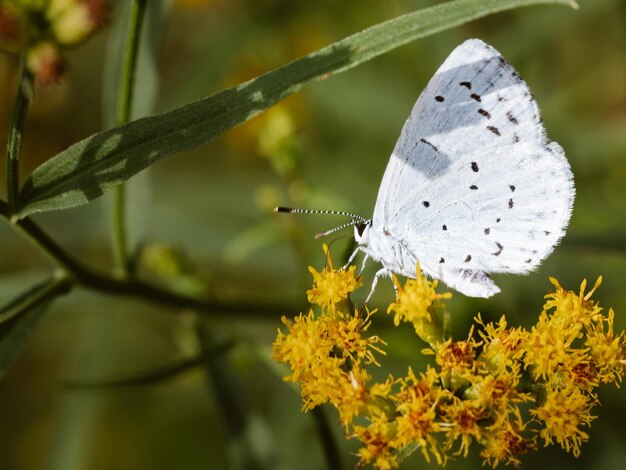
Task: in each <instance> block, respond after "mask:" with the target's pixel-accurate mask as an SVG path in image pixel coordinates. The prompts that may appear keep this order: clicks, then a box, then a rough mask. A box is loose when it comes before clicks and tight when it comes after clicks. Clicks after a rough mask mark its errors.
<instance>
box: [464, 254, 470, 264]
mask: <svg viewBox="0 0 626 470" xmlns="http://www.w3.org/2000/svg"><path fill="white" fill-rule="evenodd" d="M470 261H472V255H467V258H465V262H466V263H469V262H470Z"/></svg>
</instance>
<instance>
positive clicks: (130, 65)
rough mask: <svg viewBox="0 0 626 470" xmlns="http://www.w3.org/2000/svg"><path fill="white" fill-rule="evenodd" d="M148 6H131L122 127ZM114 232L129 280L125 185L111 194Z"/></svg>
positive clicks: (119, 116) (138, 2)
mask: <svg viewBox="0 0 626 470" xmlns="http://www.w3.org/2000/svg"><path fill="white" fill-rule="evenodd" d="M146 3H147V0H133V2H132V4H131V6H130V20H129V25H128V36H127V38H126V54H125V57H124V66H123V68H122V77H121V82H120V91H119V97H118V102H117V112H116V116H115V117H116V119H115V120H116V125H118V126H121V125H123V124H126V123H127V122H129V121H130V118H131V112H132V104H133V94H134V90H135V72H136V70H137V56H138V53H139V40H140V37H141V28H142V26H143V18H144V16H145V12H146ZM111 230H112V234H111V235H112V240H111V242H112V248H113V257H114V259H115V265H116V266H117V269H118V270H119V272H120V274H121V275H122V276H123V277H128V276H129V275H130V274H131V272H132V257H131V254H130V253H129V250H128V233H127V226H126V188H125V186H124V184H120V185H119V186H116V187H115V188H113V192H112V195H111Z"/></svg>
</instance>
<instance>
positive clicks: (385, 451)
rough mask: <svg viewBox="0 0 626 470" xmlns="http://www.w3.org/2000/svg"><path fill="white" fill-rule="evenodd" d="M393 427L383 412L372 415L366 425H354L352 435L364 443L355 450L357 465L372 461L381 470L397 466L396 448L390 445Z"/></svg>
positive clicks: (393, 424) (392, 423)
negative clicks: (357, 458) (357, 457)
mask: <svg viewBox="0 0 626 470" xmlns="http://www.w3.org/2000/svg"><path fill="white" fill-rule="evenodd" d="M395 427H396V425H395V423H394V422H390V421H388V420H387V417H386V416H385V415H384V414H380V415H378V416H376V417H373V419H372V421H371V423H369V424H368V425H367V426H354V428H353V435H352V437H355V438H357V439H358V440H359V441H361V442H362V443H363V444H364V447H362V448H360V449H359V450H358V452H357V455H358V456H359V457H360V461H359V464H358V465H359V466H362V465H365V464H367V463H373V464H374V466H375V467H376V468H379V469H381V470H388V469H391V468H397V467H398V459H397V457H396V449H394V448H393V447H392V446H391V445H390V441H391V439H392V437H393V435H394V433H395Z"/></svg>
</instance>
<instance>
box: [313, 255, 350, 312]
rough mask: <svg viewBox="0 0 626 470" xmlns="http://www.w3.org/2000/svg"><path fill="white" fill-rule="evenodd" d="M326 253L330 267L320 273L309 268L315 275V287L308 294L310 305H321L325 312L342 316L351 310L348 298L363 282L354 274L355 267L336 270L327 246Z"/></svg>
mask: <svg viewBox="0 0 626 470" xmlns="http://www.w3.org/2000/svg"><path fill="white" fill-rule="evenodd" d="M324 253H325V254H326V259H327V260H328V265H327V266H326V267H325V268H324V269H323V270H322V271H319V272H318V271H317V270H316V269H315V268H313V267H312V266H309V272H310V273H311V274H312V275H313V287H312V288H311V289H309V290H308V291H307V292H306V293H307V298H308V300H309V302H310V303H312V304H316V305H319V306H320V307H321V308H322V310H323V311H324V312H333V313H335V312H336V313H339V314H341V313H342V312H344V311H346V310H347V309H348V310H350V309H351V308H349V305H348V296H349V295H350V293H352V292H354V291H355V290H356V289H357V288H359V287H360V286H361V284H362V281H361V279H360V278H359V277H357V276H355V274H354V271H355V269H356V267H355V266H350V267H349V268H348V269H347V270H335V269H334V268H333V262H332V259H331V257H330V254H329V251H328V247H327V246H326V245H324Z"/></svg>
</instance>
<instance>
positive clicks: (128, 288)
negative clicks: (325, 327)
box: [0, 200, 297, 318]
mask: <svg viewBox="0 0 626 470" xmlns="http://www.w3.org/2000/svg"><path fill="white" fill-rule="evenodd" d="M0 217H4V218H5V219H7V220H10V219H11V213H10V210H9V206H8V204H7V203H6V202H5V201H2V200H0ZM11 227H13V229H14V230H15V231H17V232H19V233H20V234H21V235H23V236H24V237H25V238H26V239H27V240H28V241H30V242H31V243H32V244H33V245H34V246H35V247H36V248H37V249H39V251H41V252H42V253H43V254H45V255H46V257H47V258H49V259H50V260H51V261H52V262H53V263H54V264H55V265H57V266H59V267H60V268H61V269H62V270H63V271H64V272H65V273H67V275H68V277H69V281H68V282H70V283H71V284H77V285H81V286H84V287H87V288H89V289H92V290H95V291H98V292H103V293H107V294H113V295H121V296H127V297H135V298H138V299H143V300H147V301H149V302H152V303H156V304H159V305H162V306H168V307H173V308H176V309H179V310H178V311H182V310H183V309H193V310H196V311H198V312H200V313H202V314H209V315H216V314H223V315H225V316H233V315H236V316H242V315H250V316H253V317H257V318H258V316H259V315H262V316H267V317H268V318H271V317H276V315H279V314H280V313H281V312H290V311H296V310H297V308H294V306H287V305H273V306H272V305H265V306H260V305H255V304H252V303H247V302H242V303H238V304H224V303H221V302H217V301H213V300H209V299H204V298H200V297H192V296H188V295H181V294H178V293H176V292H172V291H170V290H167V289H164V288H162V287H160V286H157V285H154V284H148V283H146V282H143V281H140V280H135V279H132V280H131V279H119V278H116V277H113V276H111V275H109V274H105V273H102V272H99V271H95V270H93V269H91V268H89V267H87V266H85V265H83V264H82V263H81V262H80V261H78V260H76V259H75V258H73V257H72V256H71V255H70V254H69V253H67V252H66V251H65V250H64V249H63V248H62V247H61V246H60V245H59V244H58V243H57V242H56V241H54V240H53V239H52V238H51V237H50V235H48V234H47V233H46V232H45V231H44V230H43V229H42V228H41V227H39V225H37V223H35V222H34V221H33V220H32V219H30V218H29V217H24V218H23V219H19V220H15V221H13V223H12V224H11Z"/></svg>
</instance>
